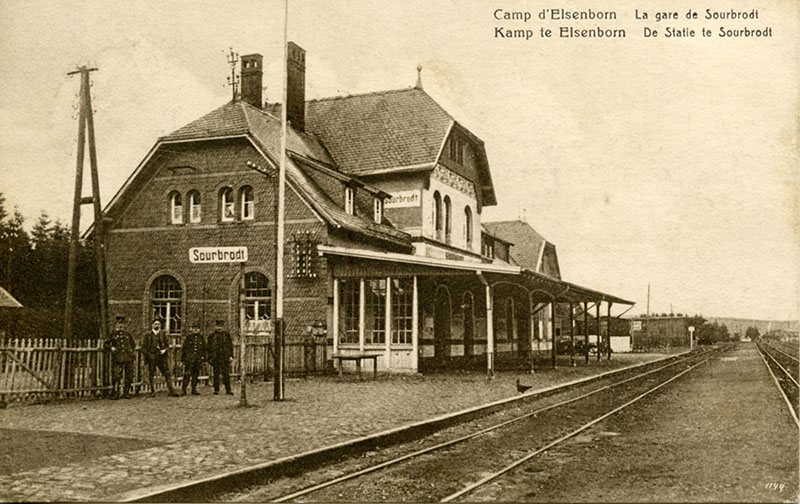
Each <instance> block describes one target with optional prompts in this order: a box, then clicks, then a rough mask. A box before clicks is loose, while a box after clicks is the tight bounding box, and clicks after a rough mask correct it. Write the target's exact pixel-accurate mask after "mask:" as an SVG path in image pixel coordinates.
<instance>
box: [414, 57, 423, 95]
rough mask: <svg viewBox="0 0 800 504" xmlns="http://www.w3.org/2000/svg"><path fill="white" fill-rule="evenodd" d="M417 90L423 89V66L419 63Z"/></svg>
mask: <svg viewBox="0 0 800 504" xmlns="http://www.w3.org/2000/svg"><path fill="white" fill-rule="evenodd" d="M414 87H416V88H419V89H422V64H421V63H417V85H416V86H414Z"/></svg>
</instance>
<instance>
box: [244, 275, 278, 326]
mask: <svg viewBox="0 0 800 504" xmlns="http://www.w3.org/2000/svg"><path fill="white" fill-rule="evenodd" d="M244 314H245V318H246V319H247V320H265V319H268V318H270V317H271V316H272V291H271V290H270V288H269V280H267V277H266V275H264V274H263V273H259V272H258V271H251V272H250V273H245V275H244Z"/></svg>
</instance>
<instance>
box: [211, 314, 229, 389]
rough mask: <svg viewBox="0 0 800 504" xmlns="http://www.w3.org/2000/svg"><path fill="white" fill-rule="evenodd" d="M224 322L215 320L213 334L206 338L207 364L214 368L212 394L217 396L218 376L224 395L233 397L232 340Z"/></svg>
mask: <svg viewBox="0 0 800 504" xmlns="http://www.w3.org/2000/svg"><path fill="white" fill-rule="evenodd" d="M224 324H225V321H224V320H217V322H216V327H215V328H214V332H213V333H211V336H209V337H208V362H210V363H211V365H212V366H214V394H219V375H220V374H222V384H223V385H225V393H226V394H228V395H233V390H231V361H233V340H231V335H230V333H228V331H226V330H225V328H224Z"/></svg>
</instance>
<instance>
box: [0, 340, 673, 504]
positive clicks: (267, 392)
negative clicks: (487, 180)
mask: <svg viewBox="0 0 800 504" xmlns="http://www.w3.org/2000/svg"><path fill="white" fill-rule="evenodd" d="M660 357H663V356H662V355H653V354H616V355H615V356H614V359H613V360H611V361H606V360H601V361H599V362H598V361H595V360H592V361H591V362H590V364H589V365H586V364H584V363H583V362H582V361H581V362H579V363H578V367H575V368H571V367H569V366H562V367H559V369H558V370H557V371H553V370H550V369H542V370H541V371H539V372H537V373H536V374H535V375H529V374H523V373H510V372H508V373H501V374H499V375H498V376H497V377H496V378H495V379H494V380H487V379H486V378H485V376H484V375H482V374H479V373H463V374H440V375H426V376H422V375H412V376H381V377H379V379H378V380H377V381H372V380H368V379H366V376H365V377H364V378H363V379H361V380H359V379H357V377H355V376H347V375H346V376H345V378H344V380H340V379H339V378H338V377H314V378H309V379H308V380H289V381H287V383H286V400H285V401H282V402H273V401H272V400H271V398H272V384H271V383H254V384H249V386H248V391H247V396H248V399H249V403H250V405H251V406H250V407H248V408H239V407H238V401H239V397H238V389H237V391H236V395H235V396H233V397H232V396H226V395H217V396H215V395H212V394H211V389H210V388H207V387H202V386H201V387H200V392H201V395H200V396H191V395H189V396H184V397H178V398H172V397H167V396H165V395H160V396H158V397H155V398H149V397H138V398H134V399H131V400H119V401H107V400H95V401H74V402H62V403H55V404H44V405H33V406H19V407H14V408H9V409H7V410H2V411H0V427H2V428H4V429H6V433H8V432H11V433H12V434H13V433H14V432H15V431H18V434H19V436H35V435H36V434H35V432H32V431H48V432H65V433H74V434H83V435H87V436H88V435H91V436H92V438H93V439H96V437H97V436H108V439H109V443H111V442H112V441H114V442H117V444H118V445H119V446H125V444H124V443H119V442H118V441H119V440H120V439H132V440H141V441H142V442H143V443H145V444H147V445H148V446H149V447H147V448H144V449H135V450H129V451H120V452H118V453H114V454H101V455H99V456H96V457H91V456H89V454H84V455H86V457H84V458H83V459H82V460H80V461H78V462H69V460H75V459H76V457H71V458H70V457H65V456H64V454H63V453H61V454H60V453H59V450H58V448H54V449H52V450H51V451H50V452H49V456H47V457H43V458H42V460H41V461H40V463H39V464H38V465H39V467H36V468H35V469H27V470H22V471H18V472H17V471H15V470H14V469H13V464H12V468H11V469H7V470H6V471H5V473H4V474H0V500H3V501H67V500H81V501H84V500H92V501H95V500H113V499H115V498H118V497H119V496H120V495H122V494H123V493H125V492H129V491H131V490H134V489H143V488H148V487H155V486H161V485H165V484H174V483H179V482H181V481H187V480H193V479H198V478H203V477H208V476H211V475H214V474H218V473H222V472H226V471H231V470H235V469H240V468H243V467H247V466H250V465H253V464H256V463H262V462H267V461H270V460H275V459H278V458H281V457H286V456H289V455H293V454H297V453H301V452H305V451H308V450H312V449H316V448H321V447H324V446H328V445H332V444H335V443H340V442H344V441H348V440H350V439H354V438H358V437H361V436H365V435H369V434H373V433H376V432H380V431H383V430H386V429H390V428H395V427H399V426H402V425H405V424H408V423H411V422H416V421H420V420H424V419H426V418H430V417H434V416H437V415H441V414H445V413H452V412H456V411H459V410H462V409H466V408H469V407H473V406H478V405H481V404H485V403H489V402H492V401H496V400H498V399H503V398H506V397H510V396H513V395H515V394H517V391H516V387H515V380H516V379H517V378H520V379H521V381H522V382H523V383H525V384H529V385H532V386H534V388H544V387H548V386H552V385H555V384H558V383H564V382H568V381H571V380H574V379H577V378H581V377H585V376H590V375H595V374H599V373H602V372H605V371H608V370H611V369H615V368H620V367H625V366H628V365H632V364H637V363H640V362H645V361H649V360H654V359H657V358H660ZM14 444H15V446H18V445H19V442H18V441H17V442H15V443H14ZM154 444H155V446H153V445H154ZM70 446H72V445H70ZM70 449H72V450H74V449H75V448H74V446H73V447H72V448H70ZM121 449H122V448H121ZM0 451H2V450H0ZM87 457H88V458H87Z"/></svg>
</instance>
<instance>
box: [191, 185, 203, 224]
mask: <svg viewBox="0 0 800 504" xmlns="http://www.w3.org/2000/svg"><path fill="white" fill-rule="evenodd" d="M202 218H203V213H202V207H201V206H200V193H199V192H198V191H191V192H190V193H189V222H191V223H198V222H200V221H201V220H202Z"/></svg>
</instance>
